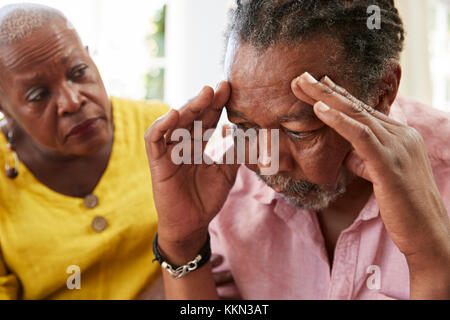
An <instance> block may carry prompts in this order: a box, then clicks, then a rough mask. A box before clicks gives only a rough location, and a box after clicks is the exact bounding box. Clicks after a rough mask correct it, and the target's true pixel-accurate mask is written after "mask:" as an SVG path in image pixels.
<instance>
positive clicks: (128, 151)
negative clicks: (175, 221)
mask: <svg viewBox="0 0 450 320" xmlns="http://www.w3.org/2000/svg"><path fill="white" fill-rule="evenodd" d="M111 101H112V106H113V115H114V125H115V136H114V145H113V151H112V155H111V159H110V162H109V164H108V167H107V169H106V171H105V173H104V175H103V177H102V179H101V181H100V183H99V184H98V186H97V187H96V189H95V191H94V192H93V195H95V196H96V197H97V198H98V205H97V206H96V207H95V208H93V209H88V208H87V207H89V206H90V205H92V204H93V205H95V201H94V202H93V203H91V204H89V203H88V204H87V205H86V204H85V201H84V199H80V198H72V197H68V196H64V195H61V194H59V193H57V192H55V191H53V190H51V189H49V188H47V187H46V186H44V185H43V184H41V183H39V182H38V181H37V180H36V179H35V177H34V176H33V175H32V174H31V172H30V171H29V170H28V169H27V168H26V167H25V166H24V164H23V163H20V165H19V176H18V177H17V179H15V180H10V179H8V178H7V177H6V175H5V173H4V169H3V168H4V163H5V156H6V153H7V152H8V151H7V142H6V139H5V137H4V135H3V134H0V299H94V300H98V299H107V300H108V299H114V300H115V299H125V300H127V299H133V298H135V297H136V296H137V295H138V294H139V293H140V292H141V290H142V289H144V288H145V287H146V286H148V285H149V284H151V283H152V282H153V281H154V280H155V279H156V278H157V277H158V276H159V272H160V271H159V270H160V268H159V266H158V265H157V263H152V260H153V259H154V256H153V253H152V241H153V237H154V236H155V233H156V226H157V215H156V210H155V207H154V203H153V194H152V186H151V179H150V169H149V167H148V162H147V156H146V153H145V143H144V134H145V132H146V130H147V129H148V128H149V127H150V125H151V124H152V123H153V122H154V121H155V120H156V119H157V118H159V117H161V116H162V115H163V114H165V113H166V112H167V111H168V107H167V106H165V105H163V104H160V103H145V102H134V101H129V100H124V99H117V98H112V99H111ZM98 217H100V219H99V218H98ZM95 218H97V220H96V223H93V221H94V219H95ZM102 218H104V219H105V220H106V222H107V225H106V229H104V227H105V224H104V222H105V220H103V219H102ZM102 229H104V230H103V231H101V230H102ZM78 268H79V269H78ZM77 271H79V272H77ZM78 275H79V277H78ZM78 280H80V281H79V282H78ZM78 284H79V285H80V286H81V289H79V290H78V289H77V285H78ZM74 287H75V288H74ZM69 288H70V289H69Z"/></svg>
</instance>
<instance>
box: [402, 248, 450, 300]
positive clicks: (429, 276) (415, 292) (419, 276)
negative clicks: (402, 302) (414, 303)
mask: <svg viewBox="0 0 450 320" xmlns="http://www.w3.org/2000/svg"><path fill="white" fill-rule="evenodd" d="M407 262H408V267H409V274H410V286H411V299H420V300H428V299H437V300H439V299H450V267H449V266H450V250H449V249H448V248H446V249H443V250H441V251H439V253H437V252H434V253H429V254H423V255H414V256H409V257H407Z"/></svg>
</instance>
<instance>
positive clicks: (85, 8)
mask: <svg viewBox="0 0 450 320" xmlns="http://www.w3.org/2000/svg"><path fill="white" fill-rule="evenodd" d="M17 2H22V1H15V0H13V1H8V0H0V6H3V5H5V4H9V3H17ZM28 2H35V3H42V4H46V5H49V6H52V7H55V8H58V9H60V10H62V11H63V12H64V13H65V14H66V15H67V16H68V18H69V19H70V20H71V21H72V22H73V24H74V25H75V27H76V28H77V29H78V30H79V33H80V35H81V37H82V39H83V41H84V42H85V44H86V45H88V46H89V48H90V52H91V53H92V56H93V58H94V60H95V61H96V63H97V64H98V66H99V68H100V70H101V73H102V75H103V77H104V80H105V83H106V85H107V88H108V90H109V92H110V94H112V95H116V96H122V97H129V98H133V99H163V100H164V101H166V102H167V103H168V104H170V105H171V106H172V107H174V108H177V107H180V106H181V105H182V104H183V103H184V102H186V101H187V100H188V99H190V98H192V97H193V96H195V95H196V94H197V93H198V92H199V91H200V89H201V88H202V87H203V86H204V85H210V86H213V87H215V85H216V84H217V83H218V82H219V81H220V80H221V79H223V72H222V58H223V50H224V46H225V44H224V30H225V26H226V18H227V12H228V10H229V8H230V6H231V5H233V2H234V1H233V0H150V1H149V0H29V1H28ZM396 2H397V6H398V8H399V10H400V12H401V14H402V16H403V19H404V22H405V25H406V30H407V40H406V47H405V51H404V54H403V57H402V64H403V69H404V72H403V81H402V87H401V93H402V94H406V95H409V96H413V97H415V98H417V99H418V100H421V101H423V102H425V103H428V104H431V105H433V106H434V107H436V108H439V109H442V110H446V111H449V112H450V0H396Z"/></svg>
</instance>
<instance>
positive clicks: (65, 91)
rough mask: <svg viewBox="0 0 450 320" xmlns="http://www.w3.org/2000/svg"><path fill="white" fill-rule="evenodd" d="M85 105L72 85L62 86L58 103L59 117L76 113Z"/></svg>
mask: <svg viewBox="0 0 450 320" xmlns="http://www.w3.org/2000/svg"><path fill="white" fill-rule="evenodd" d="M84 104H85V101H84V99H83V97H82V96H81V94H80V93H79V91H78V90H76V89H75V88H74V87H73V86H72V85H71V84H70V83H65V84H63V85H62V86H61V88H60V91H59V96H58V101H57V107H58V115H59V116H61V117H62V116H65V115H67V114H70V113H76V112H78V110H80V108H81V107H82V106H83V105H84Z"/></svg>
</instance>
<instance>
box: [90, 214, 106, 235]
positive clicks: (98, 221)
mask: <svg viewBox="0 0 450 320" xmlns="http://www.w3.org/2000/svg"><path fill="white" fill-rule="evenodd" d="M107 227H108V222H107V221H106V219H105V218H103V217H95V218H94V221H92V229H93V230H94V231H95V232H98V233H100V232H103V231H105V229H106V228H107Z"/></svg>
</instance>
